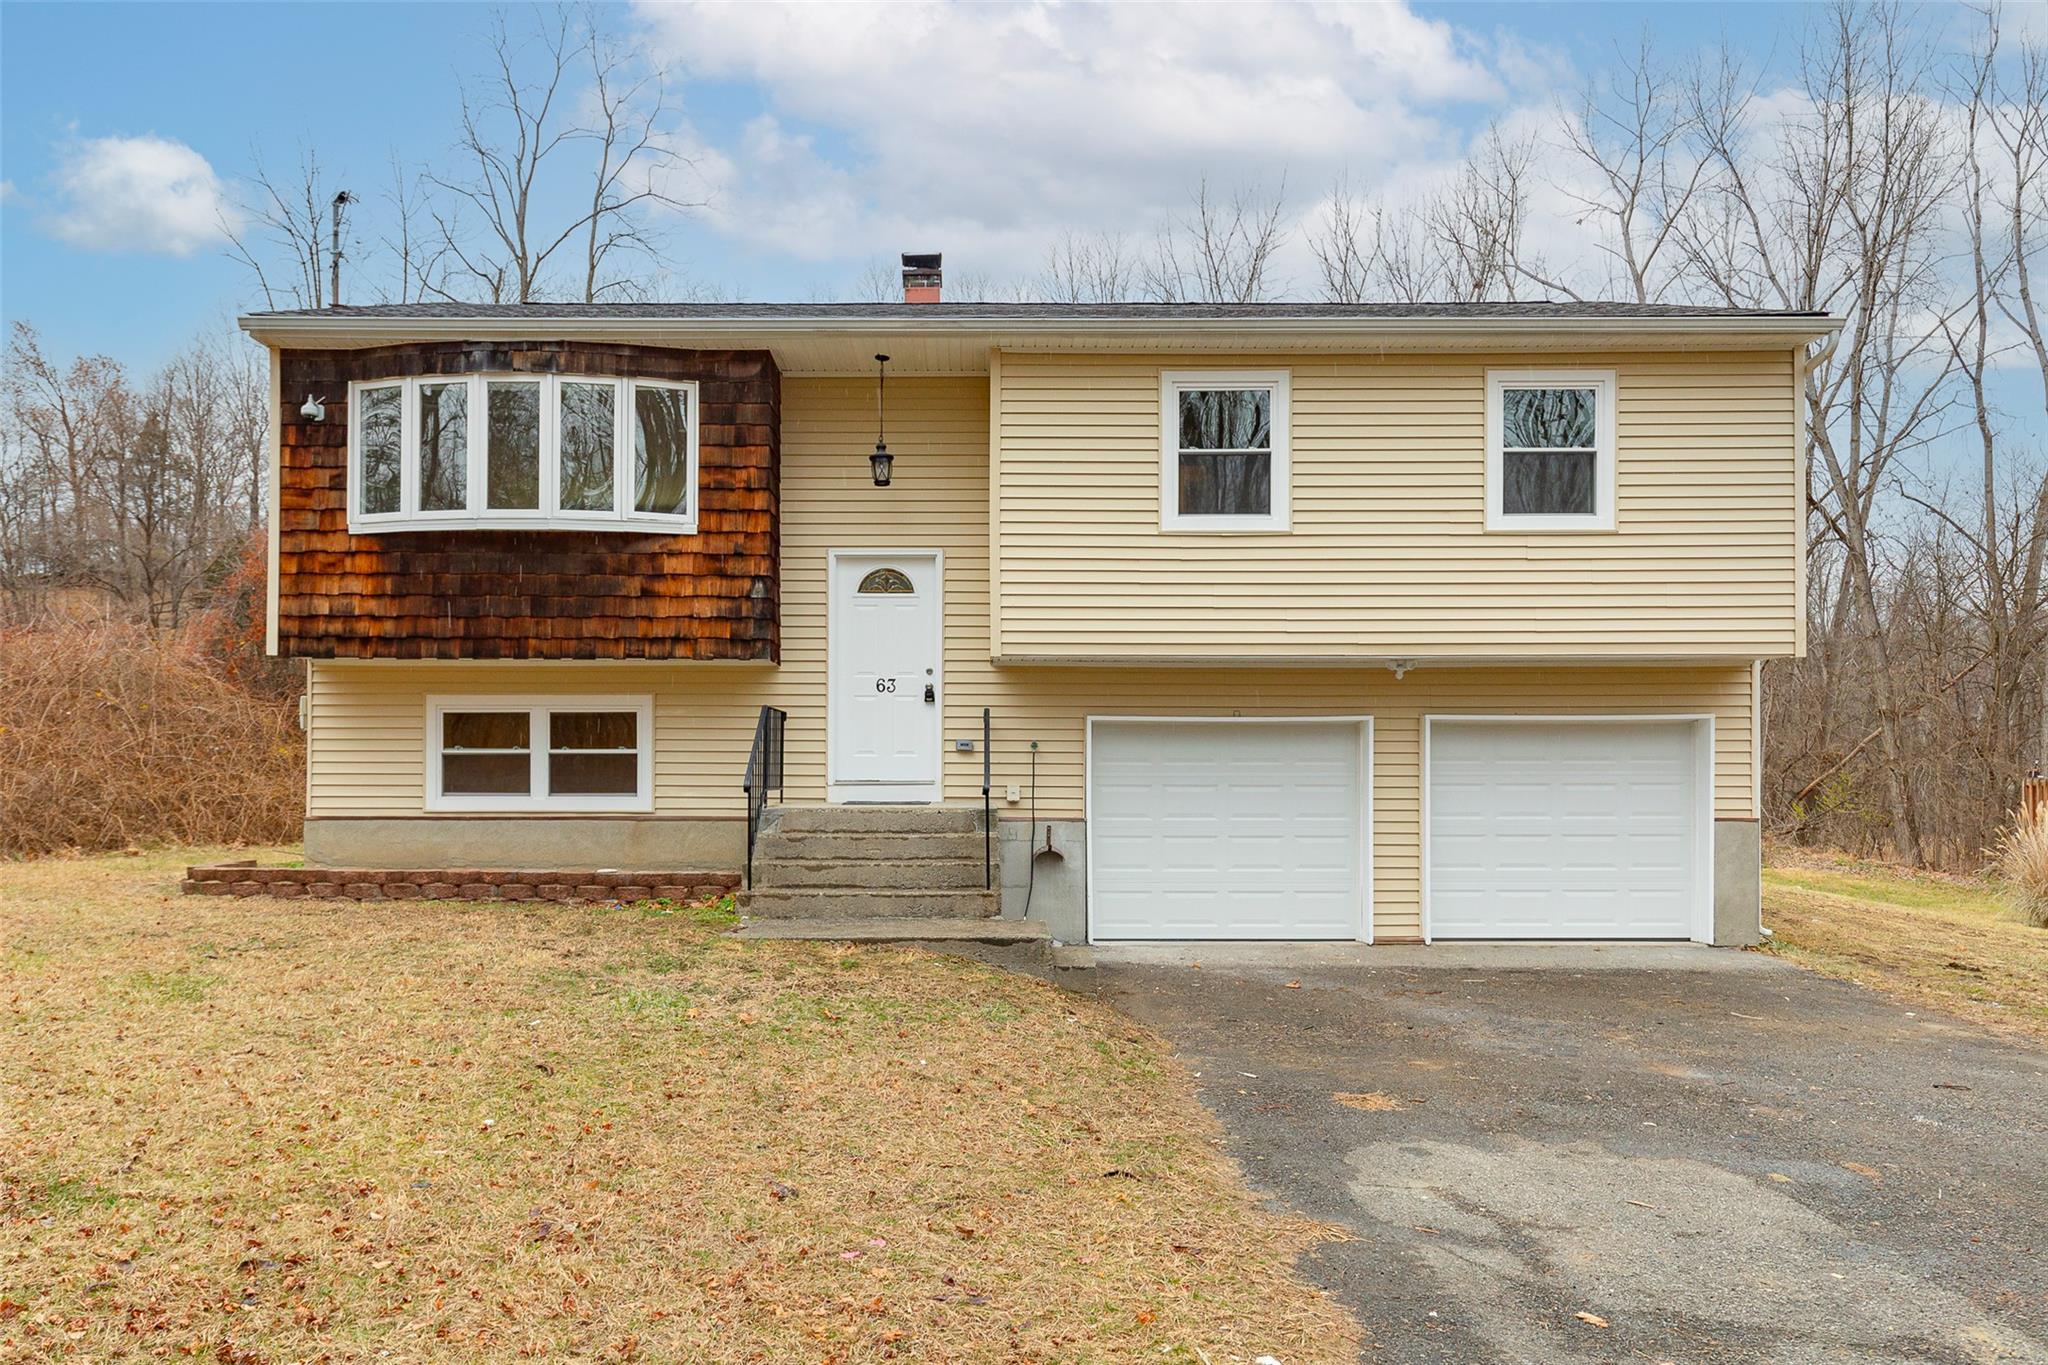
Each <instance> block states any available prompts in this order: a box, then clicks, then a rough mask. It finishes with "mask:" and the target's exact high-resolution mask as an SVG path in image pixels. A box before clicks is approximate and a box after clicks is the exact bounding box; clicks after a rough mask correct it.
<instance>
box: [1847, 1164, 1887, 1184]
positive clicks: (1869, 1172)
mask: <svg viewBox="0 0 2048 1365" xmlns="http://www.w3.org/2000/svg"><path fill="white" fill-rule="evenodd" d="M1842 1169H1843V1170H1845V1171H1854V1172H1856V1174H1858V1175H1860V1176H1862V1177H1863V1178H1864V1179H1865V1180H1868V1181H1869V1182H1870V1183H1871V1184H1873V1185H1882V1184H1884V1172H1882V1171H1880V1170H1878V1169H1877V1168H1876V1167H1874V1166H1866V1165H1864V1164H1863V1163H1862V1162H1860V1161H1845V1162H1843V1163H1842Z"/></svg>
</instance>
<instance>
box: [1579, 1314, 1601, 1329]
mask: <svg viewBox="0 0 2048 1365" xmlns="http://www.w3.org/2000/svg"><path fill="white" fill-rule="evenodd" d="M1572 1316H1573V1317H1575V1318H1577V1319H1578V1320H1579V1321H1580V1322H1585V1323H1591V1324H1592V1325H1593V1326H1595V1327H1605V1326H1606V1325H1607V1319H1606V1318H1603V1317H1601V1316H1600V1315H1599V1314H1598V1313H1574V1314H1572Z"/></svg>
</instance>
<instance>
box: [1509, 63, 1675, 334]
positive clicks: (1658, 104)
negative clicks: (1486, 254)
mask: <svg viewBox="0 0 2048 1365" xmlns="http://www.w3.org/2000/svg"><path fill="white" fill-rule="evenodd" d="M1702 116H1703V111H1702V108H1701V105H1700V103H1699V101H1697V100H1696V99H1692V98H1690V97H1689V95H1688V91H1687V88H1686V86H1685V85H1684V84H1683V83H1681V82H1680V81H1679V80H1678V79H1677V78H1675V77H1674V76H1672V75H1671V74H1670V73H1669V72H1668V71H1666V70H1665V69H1664V68H1662V67H1661V66H1660V65H1659V63H1658V61H1657V58H1656V56H1655V54H1654V53H1653V52H1652V51H1651V46H1650V39H1649V35H1648V33H1647V32H1645V34H1644V35H1643V38H1642V40H1641V42H1640V44H1639V45H1638V47H1637V48H1636V51H1635V52H1634V54H1633V55H1621V56H1620V57H1619V63H1618V65H1617V66H1616V67H1615V68H1614V69H1613V70H1612V71H1610V72H1609V73H1608V74H1607V75H1605V76H1604V77H1601V78H1597V79H1594V80H1591V81H1588V82H1587V84H1586V86H1585V88H1584V89H1583V90H1582V91H1581V93H1580V96H1579V101H1578V104H1577V107H1576V108H1574V109H1571V110H1565V109H1562V108H1561V109H1560V110H1559V111H1558V126H1559V128H1560V130H1561V132H1562V136H1563V141H1564V146H1565V148H1566V150H1567V151H1568V152H1569V153H1570V156H1571V161H1572V163H1573V164H1575V165H1577V166H1578V167H1580V168H1581V169H1582V170H1583V171H1584V172H1585V173H1586V175H1587V177H1588V178H1589V180H1590V182H1591V183H1590V186H1589V187H1587V188H1580V187H1579V186H1578V185H1576V184H1574V183H1572V182H1569V181H1567V182H1566V183H1564V184H1562V185H1560V186H1558V188H1559V190H1560V191H1561V192H1562V193H1563V194H1564V195H1565V196H1566V197H1567V198H1568V199H1570V200H1571V202H1572V203H1573V204H1574V205H1575V211H1574V217H1575V219H1576V221H1577V222H1578V223H1579V224H1580V225H1582V226H1583V225H1587V224H1594V225H1597V226H1596V230H1595V232H1594V235H1593V237H1592V245H1593V247H1594V249H1595V250H1596V251H1598V252H1599V253H1600V254H1601V255H1602V256H1603V257H1604V258H1605V259H1606V261H1607V263H1608V265H1609V267H1610V268H1609V269H1608V270H1607V271H1605V272H1604V276H1605V278H1604V279H1602V280H1601V281H1600V293H1601V294H1602V296H1603V297H1609V298H1611V297H1614V296H1615V295H1616V294H1621V295H1623V296H1625V297H1627V298H1630V299H1633V300H1635V301H1636V302H1638V303H1649V302H1651V301H1653V300H1655V299H1658V298H1661V297H1662V296H1663V294H1664V292H1665V290H1666V289H1667V288H1668V287H1669V286H1670V284H1671V280H1672V274H1673V269H1672V267H1671V266H1669V265H1668V264H1666V263H1665V262H1666V261H1667V260H1668V259H1669V258H1672V257H1676V256H1678V255H1679V254H1680V253H1679V251H1677V250H1675V249H1673V248H1675V247H1676V246H1677V244H1678V231H1679V227H1680V225H1681V223H1683V221H1684V220H1685V217H1686V214H1687V213H1688V212H1689V211H1690V209H1691V208H1692V205H1693V202H1694V200H1695V199H1696V198H1697V197H1698V196H1699V194H1700V192H1701V190H1702V189H1703V188H1704V187H1705V186H1706V184H1707V183H1708V180H1709V178H1710V176H1711V175H1712V172H1713V167H1714V164H1715V163H1714V156H1713V152H1712V150H1711V148H1710V146H1709V145H1708V142H1707V140H1706V139H1705V138H1703V137H1701V136H1700V132H1701V129H1702V126H1703V125H1702ZM1660 258H1661V259H1660ZM1515 269H1516V271H1517V273H1519V274H1521V275H1522V276H1524V277H1525V278H1527V279H1529V280H1532V281H1534V282H1535V283H1537V284H1539V285H1541V286H1543V288H1545V289H1546V290H1549V291H1550V292H1551V293H1553V294H1562V295H1565V296H1566V297H1569V298H1574V299H1577V298H1583V297H1585V294H1584V293H1582V292H1581V291H1580V290H1579V289H1577V288H1574V287H1573V286H1572V285H1571V284H1570V283H1569V282H1568V281H1567V280H1566V279H1565V278H1564V277H1563V275H1562V274H1561V273H1559V272H1554V271H1545V270H1543V269H1541V268H1540V267H1539V266H1536V265H1534V264H1532V263H1530V262H1527V261H1524V260H1520V259H1517V260H1516V262H1515Z"/></svg>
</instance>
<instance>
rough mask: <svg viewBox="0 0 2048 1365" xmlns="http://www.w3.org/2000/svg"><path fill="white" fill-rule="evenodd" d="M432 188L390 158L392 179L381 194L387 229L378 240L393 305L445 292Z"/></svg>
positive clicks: (443, 253)
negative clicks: (388, 274)
mask: <svg viewBox="0 0 2048 1365" xmlns="http://www.w3.org/2000/svg"><path fill="white" fill-rule="evenodd" d="M431 188H432V187H431V186H430V185H429V184H428V183H427V180H426V177H425V176H424V175H423V174H421V173H420V172H417V171H408V170H407V169H406V167H405V164H404V163H403V162H401V161H400V160H399V159H398V157H397V155H396V154H394V155H393V156H392V158H391V180H390V183H389V185H388V186H387V187H386V188H385V190H384V194H383V201H384V204H385V207H386V208H387V209H388V210H389V211H390V227H389V229H388V230H387V231H386V233H385V234H384V236H383V237H382V238H381V239H380V240H381V244H382V246H383V248H384V255H385V256H386V258H387V259H388V260H389V262H390V269H391V275H392V277H391V279H390V280H389V281H388V283H387V284H386V286H385V297H386V298H387V299H389V300H390V301H391V302H393V303H420V302H422V301H424V300H426V299H428V298H431V297H435V296H437V295H441V294H443V293H444V292H445V291H444V290H443V289H442V284H443V282H444V281H445V279H446V277H447V267H446V262H447V259H448V251H447V247H446V246H444V245H443V244H442V243H441V239H440V237H439V236H438V235H437V234H436V233H434V231H433V230H432V228H431V226H430V223H431V209H430V206H429V205H428V203H427V198H428V192H429V190H430V189H431Z"/></svg>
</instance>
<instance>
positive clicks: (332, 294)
mask: <svg viewBox="0 0 2048 1365" xmlns="http://www.w3.org/2000/svg"><path fill="white" fill-rule="evenodd" d="M355 202H356V197H355V196H354V195H352V194H350V193H349V192H348V191H347V190H343V191H341V192H340V193H339V194H337V195H335V196H334V235H333V237H332V238H331V239H330V241H329V244H328V248H327V264H328V269H329V270H330V272H331V276H330V279H331V283H330V284H329V285H328V288H327V304H328V306H329V307H330V308H339V307H340V306H341V211H342V209H343V208H345V207H346V206H348V205H350V204H353V203H355Z"/></svg>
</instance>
